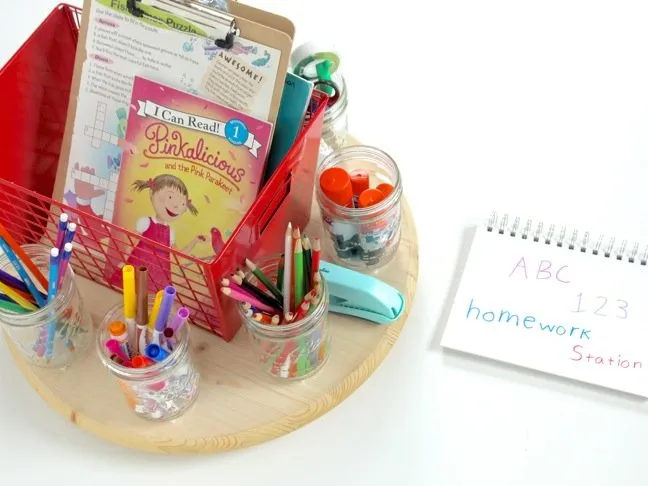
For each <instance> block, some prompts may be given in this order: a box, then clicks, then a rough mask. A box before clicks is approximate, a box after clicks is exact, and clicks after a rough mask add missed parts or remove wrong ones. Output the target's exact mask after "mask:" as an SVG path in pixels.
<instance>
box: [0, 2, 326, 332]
mask: <svg viewBox="0 0 648 486" xmlns="http://www.w3.org/2000/svg"><path fill="white" fill-rule="evenodd" d="M80 18H81V10H80V9H78V8H76V7H73V6H70V5H66V4H61V5H59V6H57V7H56V8H55V9H54V10H53V11H52V12H51V13H50V15H49V16H48V17H47V18H46V19H45V20H44V21H43V23H42V24H41V25H40V26H39V27H38V28H37V29H36V30H35V31H34V32H33V34H32V35H31V36H30V38H29V39H28V40H27V41H26V42H25V43H24V44H23V46H22V47H21V48H20V49H19V50H18V51H17V52H16V53H15V54H14V56H13V57H12V58H11V59H10V60H9V61H8V62H7V64H6V65H5V66H4V68H3V69H2V70H1V71H0V93H2V94H3V98H4V108H5V110H4V114H3V116H2V121H1V122H0V124H1V125H0V127H1V130H0V146H2V147H3V152H4V153H3V157H2V161H1V162H0V221H1V222H2V223H3V224H4V225H5V226H6V227H7V228H8V230H9V231H10V232H11V233H12V234H13V235H14V237H15V238H16V240H18V242H19V243H21V244H26V243H35V242H40V243H43V244H51V243H53V241H54V240H55V231H56V224H57V221H58V215H59V214H60V213H61V212H66V213H68V214H70V215H72V219H73V220H76V222H77V223H78V224H79V228H80V231H79V232H78V234H77V237H76V239H75V242H76V243H77V245H76V248H77V249H76V250H75V258H74V259H73V261H72V263H71V264H72V266H73V268H74V270H75V271H76V273H77V275H80V276H82V277H86V278H88V279H90V280H93V281H95V282H97V283H99V284H101V285H104V286H106V287H109V288H113V289H115V290H117V291H121V288H120V283H119V281H115V280H112V279H111V276H112V275H114V274H115V271H118V269H119V265H120V264H121V262H123V261H125V260H126V257H127V255H129V254H130V253H131V252H132V250H133V249H134V248H135V246H137V245H138V243H140V241H141V242H142V243H143V245H140V247H141V246H144V247H145V252H147V254H148V255H149V258H148V260H153V261H154V263H153V268H152V269H153V270H156V269H157V270H158V271H161V272H163V273H164V274H166V275H167V276H168V278H165V279H163V280H166V281H155V282H154V284H155V285H154V288H151V289H149V290H150V291H151V292H155V291H156V290H157V289H158V288H162V287H164V286H165V285H168V283H169V280H171V282H172V283H173V285H174V286H175V287H176V290H177V295H178V301H179V303H180V304H181V305H184V306H186V307H187V308H189V309H190V310H191V313H192V319H191V320H192V324H194V325H197V326H199V327H202V328H204V329H206V330H209V331H211V332H213V333H214V334H216V335H217V336H220V337H221V338H222V339H224V340H225V341H230V340H231V339H232V338H233V337H234V335H235V334H236V332H237V331H238V329H239V328H240V325H241V322H240V318H239V316H238V313H237V312H236V308H235V306H234V305H233V303H232V302H230V301H229V300H228V299H227V298H225V297H223V296H222V295H221V294H220V292H219V287H220V280H221V278H222V277H223V276H225V275H228V274H230V273H231V272H233V271H234V270H235V269H236V268H237V267H240V266H241V265H242V264H243V262H244V259H245V257H246V256H247V257H249V256H253V257H254V258H260V257H262V256H263V255H266V254H269V253H275V252H279V251H281V244H282V241H283V234H284V231H285V228H286V225H287V224H288V221H292V222H293V224H296V225H299V226H300V227H302V228H303V227H305V226H306V224H307V223H308V220H309V218H310V212H311V203H312V195H313V185H314V174H315V167H316V164H317V157H318V152H319V144H320V137H321V129H322V120H323V113H324V108H325V105H326V101H327V97H326V95H325V94H323V93H321V92H319V91H315V92H314V94H313V98H312V100H311V103H310V108H309V112H308V113H307V117H306V120H307V121H306V123H305V125H304V127H303V129H302V131H301V133H300V135H299V137H298V139H297V141H296V142H295V144H294V146H293V147H292V148H291V150H290V151H289V153H288V154H287V156H286V157H285V159H284V160H283V161H282V163H281V165H280V166H279V167H278V169H277V170H276V171H275V172H274V174H273V175H272V177H271V178H270V179H269V180H268V181H267V182H266V183H265V185H264V186H263V188H262V189H261V192H260V193H259V195H258V197H257V200H256V201H255V203H254V204H253V206H252V207H251V208H250V210H249V211H248V212H247V214H246V215H245V216H244V218H243V220H242V221H241V222H240V224H239V225H238V227H237V228H236V230H235V231H234V232H233V233H232V235H231V236H230V238H229V239H228V241H227V243H226V245H225V247H224V248H223V250H222V252H221V253H220V254H219V256H218V258H217V259H216V260H215V261H214V262H212V263H206V262H204V261H202V260H199V259H196V258H194V257H192V256H189V255H185V254H183V253H180V252H179V251H177V250H174V249H172V248H167V247H165V246H163V245H160V244H159V243H156V242H155V241H152V240H149V239H146V238H142V237H141V236H139V235H137V234H135V233H132V232H130V231H128V230H126V229H124V228H120V227H117V226H115V225H112V224H110V223H107V222H106V221H104V220H102V219H101V218H99V217H96V216H93V215H90V214H86V213H80V212H79V211H78V210H76V209H75V208H74V207H71V206H69V205H66V204H62V203H60V202H58V201H54V200H53V199H52V198H51V197H52V193H53V188H54V181H55V177H56V172H57V167H58V162H59V154H60V151H61V145H62V143H63V135H64V132H65V123H66V117H67V106H68V100H69V97H70V86H71V82H72V74H73V70H74V58H75V53H76V45H77V41H78V37H79V22H80ZM148 266H149V268H150V269H151V264H149V265H148ZM152 273H159V272H155V271H154V272H152ZM117 280H118V279H117Z"/></svg>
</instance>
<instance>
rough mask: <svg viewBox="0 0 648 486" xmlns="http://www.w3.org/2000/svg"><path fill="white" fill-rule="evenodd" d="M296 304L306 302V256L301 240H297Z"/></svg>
mask: <svg viewBox="0 0 648 486" xmlns="http://www.w3.org/2000/svg"><path fill="white" fill-rule="evenodd" d="M294 255H295V256H294V258H295V263H294V265H295V303H296V304H297V303H301V302H302V301H303V300H304V254H303V251H302V244H301V239H299V238H298V239H296V240H295V254H294Z"/></svg>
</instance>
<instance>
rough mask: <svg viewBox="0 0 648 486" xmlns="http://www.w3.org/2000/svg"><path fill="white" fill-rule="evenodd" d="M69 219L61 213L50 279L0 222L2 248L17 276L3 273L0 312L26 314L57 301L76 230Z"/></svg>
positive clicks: (51, 261)
mask: <svg viewBox="0 0 648 486" xmlns="http://www.w3.org/2000/svg"><path fill="white" fill-rule="evenodd" d="M68 219H69V218H68V215H67V214H65V213H63V214H61V216H60V220H59V225H58V233H57V241H56V246H54V247H53V248H51V250H50V265H49V272H48V278H46V277H45V276H44V275H43V273H42V272H41V271H40V270H39V268H38V267H37V266H36V265H35V264H34V262H33V261H32V259H31V258H29V256H28V255H27V253H25V251H24V250H23V249H22V248H21V247H20V245H18V243H17V242H16V240H15V239H14V238H13V237H12V236H11V234H10V233H9V232H8V231H7V229H6V228H5V227H4V226H3V225H2V224H1V223H0V249H2V251H3V252H4V254H5V255H6V257H7V259H8V260H9V262H10V263H11V266H12V267H13V268H14V270H15V271H16V273H17V274H18V277H14V276H13V275H11V274H9V273H7V272H5V271H4V270H0V309H2V310H5V311H10V312H13V313H15V314H27V313H30V312H34V311H37V310H38V309H41V308H43V307H45V306H46V305H47V304H49V303H51V302H52V301H53V300H54V299H55V298H56V295H57V293H58V291H59V289H60V287H61V284H62V281H63V276H64V275H65V272H66V270H67V266H68V265H69V263H70V258H71V256H72V240H73V239H74V234H75V231H76V224H75V223H72V222H70V223H68Z"/></svg>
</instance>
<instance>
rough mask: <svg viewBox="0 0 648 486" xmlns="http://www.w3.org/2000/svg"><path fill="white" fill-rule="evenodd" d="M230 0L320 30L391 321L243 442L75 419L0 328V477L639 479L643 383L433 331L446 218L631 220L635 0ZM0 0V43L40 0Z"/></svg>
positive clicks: (243, 485) (639, 177)
mask: <svg viewBox="0 0 648 486" xmlns="http://www.w3.org/2000/svg"><path fill="white" fill-rule="evenodd" d="M77 1H79V0H77ZM250 3H252V4H254V5H257V6H261V7H264V8H266V9H269V10H273V11H275V12H277V13H281V14H285V15H287V16H289V17H291V18H292V19H293V20H294V22H295V24H296V26H297V30H298V38H297V42H298V43H301V42H302V41H304V40H310V39H313V40H320V41H324V42H326V41H329V42H332V41H334V42H335V44H336V45H337V47H338V49H339V51H340V53H341V55H342V59H343V65H342V69H343V71H344V74H345V77H346V79H347V83H348V86H349V96H350V117H351V129H352V131H353V133H354V134H355V135H356V136H357V137H358V138H359V139H361V140H362V141H363V142H365V143H368V144H373V145H376V146H378V147H380V148H382V149H384V150H386V151H387V152H388V153H390V154H391V155H392V156H393V157H394V158H395V159H396V160H397V162H398V163H399V164H400V167H401V168H402V172H403V173H404V181H405V192H406V195H407V198H408V200H409V202H410V204H411V205H412V206H413V209H414V213H415V217H416V221H417V224H418V231H419V243H420V249H421V264H420V277H419V286H418V292H417V298H416V301H415V302H414V308H413V311H412V313H411V317H410V319H409V321H408V323H407V325H406V326H405V328H404V331H403V334H402V336H401V338H400V339H399V340H398V342H397V343H396V345H395V347H394V349H393V351H392V352H391V354H390V355H389V356H388V358H387V360H386V361H385V362H384V363H383V364H382V365H381V366H380V367H379V369H378V370H377V371H376V373H375V374H374V375H373V376H372V377H371V378H370V379H369V380H368V381H367V383H366V384H364V385H363V386H362V387H361V388H360V389H359V390H358V391H357V392H356V393H354V394H353V395H352V396H351V397H350V398H349V399H348V400H346V401H345V402H344V403H342V404H341V405H340V406H339V407H337V408H336V409H334V410H333V411H331V412H330V413H328V414H327V415H325V416H324V417H322V418H320V419H318V420H317V421H315V422H314V423H311V424H310V425H308V426H306V427H304V428H302V429H300V430H298V431H296V432H294V433H292V434H289V435H288V436H286V437H283V438H281V439H278V440H274V441H272V442H269V443H267V444H264V445H261V446H257V447H254V448H251V449H248V450H244V451H237V452H233V453H227V454H222V455H210V456H197V457H179V458H177V457H160V456H155V455H148V454H140V453H137V452H134V451H130V450H124V449H121V448H118V447H116V446H113V445H111V444H108V443H104V442H102V441H101V440H99V439H97V438H95V437H93V436H91V435H90V434H87V433H86V432H84V431H82V430H80V429H78V428H76V427H75V426H74V425H72V424H70V423H69V422H67V421H65V420H64V419H63V418H61V417H59V416H58V415H56V414H55V412H53V411H52V410H50V409H49V408H48V407H47V406H46V405H45V404H44V402H43V401H42V400H41V399H40V398H39V397H38V395H37V394H36V393H35V392H34V391H33V390H32V389H31V388H30V387H29V385H28V384H26V383H25V382H24V381H23V379H22V378H21V376H20V375H19V373H18V372H17V371H16V369H15V367H14V365H13V363H12V361H11V359H10V357H9V355H8V353H7V350H6V348H5V347H4V345H0V393H1V395H0V474H2V480H0V483H1V484H18V485H22V484H36V481H39V482H41V483H43V484H45V482H47V484H59V483H60V484H67V485H76V484H79V485H84V486H85V485H87V484H88V483H91V484H93V485H94V486H100V485H104V484H105V485H111V486H114V485H116V484H120V485H121V484H124V485H125V484H128V485H130V484H145V483H144V482H145V481H154V482H155V483H157V484H181V483H186V484H219V485H237V486H247V485H259V484H270V485H280V484H281V485H285V484H308V485H327V486H329V485H331V484H341V485H389V484H405V485H413V484H435V485H442V486H455V485H470V486H472V485H477V484H479V485H491V484H492V485H498V486H504V485H525V486H527V485H529V486H535V485H538V486H539V485H545V484H552V485H585V484H587V485H588V486H599V485H614V486H617V485H623V486H626V485H628V486H629V485H645V484H646V483H647V482H648V460H647V457H648V418H647V417H646V414H647V413H648V410H647V409H646V407H645V406H644V404H643V403H641V402H639V401H637V400H633V399H631V398H628V397H626V396H621V395H617V394H613V393H611V392H608V391H604V390H599V389H595V388H593V387H586V386H583V385H577V384H575V383H572V382H568V381H561V380H559V379H555V378H551V377H546V376H540V375H534V374H532V373H530V372H526V371H523V370H515V369H513V368H508V367H504V366H500V365H497V364H494V363H487V362H485V361H478V360H472V359H467V358H464V357H459V356H444V355H443V353H442V352H441V351H440V349H439V346H438V342H439V337H440V336H439V332H440V330H441V329H442V322H443V317H444V312H446V308H445V307H444V306H445V303H446V299H447V295H448V292H449V291H451V290H452V288H453V278H454V274H455V268H456V265H457V259H458V258H459V257H460V256H461V254H462V244H463V233H464V228H465V226H466V225H468V224H472V223H475V222H477V221H481V220H482V219H483V218H484V217H485V216H487V215H488V213H489V212H490V210H492V209H495V210H503V211H510V212H514V213H520V214H522V215H525V216H526V215H530V216H539V217H542V218H545V219H546V220H547V221H551V220H557V221H565V222H576V223H578V224H580V225H582V226H583V227H587V226H592V225H594V226H595V227H597V228H601V227H602V228H605V229H609V230H610V231H611V232H615V233H618V234H628V233H629V234H630V235H635V234H636V235H639V236H642V235H643V236H648V218H646V214H647V212H648V196H647V195H646V194H647V193H646V191H645V187H646V180H647V179H648V177H647V176H648V169H647V168H646V161H647V160H648V136H647V135H648V62H647V61H646V60H647V59H648V47H647V46H648V29H647V28H646V25H647V24H648V23H647V21H648V4H646V2H625V1H615V2H596V1H591V0H590V1H582V2H577V1H573V0H560V1H554V0H545V1H543V2H530V1H526V0H522V1H521V0H512V1H508V2H507V1H502V0H492V1H489V2H484V1H479V0H475V1H467V0H453V1H445V2H440V1H430V2H395V5H392V2H381V1H367V0H353V1H349V0H328V1H326V2H315V1H312V0H310V1H308V0H256V1H250ZM0 4H1V6H2V7H1V8H2V10H1V14H2V28H1V29H0V61H2V62H4V61H6V60H7V59H8V57H9V56H10V55H11V53H13V52H14V51H15V50H16V49H17V48H18V47H19V45H20V44H21V43H22V42H23V41H24V40H25V38H26V37H27V35H28V34H29V33H30V32H31V31H32V30H33V29H34V28H35V27H36V26H37V25H38V24H39V23H40V21H41V20H42V19H43V18H44V17H45V16H46V15H47V13H48V12H49V11H50V10H51V8H52V7H53V6H54V5H55V2H54V0H30V1H29V2H25V1H15V0H0ZM417 4H420V5H421V6H420V7H417V6H415V5H417ZM27 8H29V9H30V11H29V12H27ZM401 8H402V9H404V10H402V11H399V9H401ZM9 96H12V93H10V92H5V93H0V99H1V98H2V97H9ZM11 115H12V114H10V113H1V114H0V116H3V117H7V116H11ZM0 151H1V148H0ZM0 153H1V152H0ZM647 241H648V239H647Z"/></svg>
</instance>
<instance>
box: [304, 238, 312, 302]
mask: <svg viewBox="0 0 648 486" xmlns="http://www.w3.org/2000/svg"><path fill="white" fill-rule="evenodd" d="M302 249H303V250H304V288H305V289H306V290H305V291H306V292H307V293H308V292H310V289H311V285H312V284H311V280H312V278H311V277H312V276H311V244H310V239H309V238H308V236H302Z"/></svg>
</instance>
